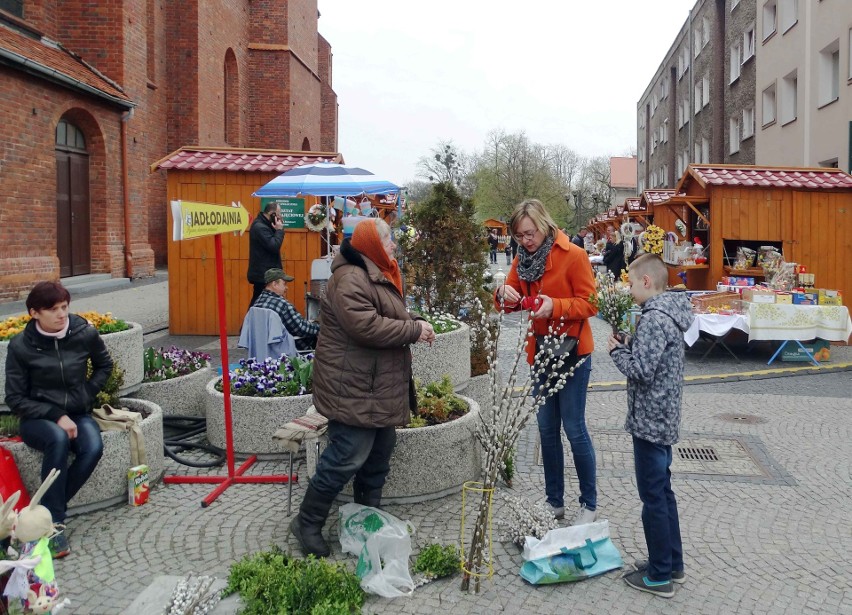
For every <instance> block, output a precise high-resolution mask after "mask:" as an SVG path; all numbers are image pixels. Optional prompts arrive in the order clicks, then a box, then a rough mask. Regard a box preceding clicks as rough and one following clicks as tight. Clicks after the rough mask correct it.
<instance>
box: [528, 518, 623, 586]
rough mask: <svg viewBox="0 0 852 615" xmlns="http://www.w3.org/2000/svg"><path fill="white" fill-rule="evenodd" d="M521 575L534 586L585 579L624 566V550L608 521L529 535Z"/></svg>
mask: <svg viewBox="0 0 852 615" xmlns="http://www.w3.org/2000/svg"><path fill="white" fill-rule="evenodd" d="M524 559H525V560H526V561H525V562H524V564H523V565H522V566H521V577H522V578H523V579H524V580H526V581H527V582H529V583H532V584H533V585H548V584H550V583H571V582H575V581H582V580H584V579H588V578H591V577H594V576H597V575H600V574H603V573H605V572H609V571H610V570H617V569H619V568H621V566H622V564H623V562H622V559H621V553H619V551H618V549H617V548H616V547H615V545H614V544H612V540H610V537H609V522H608V521H599V522H597V523H588V524H586V525H574V526H571V527H562V528H557V529H555V530H550V531H549V532H547V534H545V535H544V537H543V538H542V539H541V540H540V541H538V540H536V539H535V538H532V537H531V536H528V537H527V543H526V544H525V546H524Z"/></svg>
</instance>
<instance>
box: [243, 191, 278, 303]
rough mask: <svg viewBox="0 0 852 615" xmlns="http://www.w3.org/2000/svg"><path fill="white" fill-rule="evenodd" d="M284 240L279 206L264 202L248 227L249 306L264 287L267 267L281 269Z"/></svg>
mask: <svg viewBox="0 0 852 615" xmlns="http://www.w3.org/2000/svg"><path fill="white" fill-rule="evenodd" d="M283 242H284V221H283V219H282V218H281V206H280V205H279V204H278V203H276V202H275V201H271V202H269V203H267V204H266V207H265V208H264V209H263V212H262V213H261V214H260V215H259V216H258V217H257V218H255V219H254V222H252V224H251V228H250V229H249V264H248V273H247V274H246V277H247V278H248V281H249V283H250V284H252V285H253V286H254V292H253V293H252V296H251V303H249V307H251V306H253V305H254V302H255V301H257V298H258V297H259V296H260V293H262V292H263V289H264V288H266V281H265V280H264V277H263V276H264V274H265V273H266V272H267V271H268V270H269V269H283V268H284V266H283V264H282V262H281V244H282V243H283Z"/></svg>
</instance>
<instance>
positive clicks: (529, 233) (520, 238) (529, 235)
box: [512, 229, 538, 242]
mask: <svg viewBox="0 0 852 615" xmlns="http://www.w3.org/2000/svg"><path fill="white" fill-rule="evenodd" d="M536 233H538V229H536V230H534V231H527V232H525V233H520V234H518V233H514V234H512V237H514V238H515V241H518V242H520V241H523V240H524V239H532V238H533V237H535V234H536Z"/></svg>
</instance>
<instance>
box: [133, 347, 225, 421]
mask: <svg viewBox="0 0 852 615" xmlns="http://www.w3.org/2000/svg"><path fill="white" fill-rule="evenodd" d="M143 365H144V368H145V372H144V379H143V380H142V384H141V385H139V390H138V391H136V393H134V396H135V397H137V398H139V399H147V400H149V401H153V402H154V403H156V404H157V405H159V406H160V407H161V408H162V409H163V414H164V415H165V416H170V415H181V416H204V387H205V385H206V384H207V382H209V381H210V378H211V376H212V370H211V369H210V355H209V354H207V353H204V352H197V351H192V350H185V349H183V348H178V347H177V346H172V347H170V348H168V349H165V348H156V349H155V348H146V349H145V352H144V353H143Z"/></svg>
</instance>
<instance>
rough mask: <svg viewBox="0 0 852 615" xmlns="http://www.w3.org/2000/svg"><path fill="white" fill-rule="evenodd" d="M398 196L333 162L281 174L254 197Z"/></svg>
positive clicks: (373, 177)
mask: <svg viewBox="0 0 852 615" xmlns="http://www.w3.org/2000/svg"><path fill="white" fill-rule="evenodd" d="M392 192H399V186H397V185H396V184H394V183H392V182H389V181H387V180H384V179H381V178H380V177H378V176H376V175H373V174H372V173H370V172H369V171H366V170H364V169H361V168H359V167H349V166H346V165H343V164H337V163H335V162H316V163H314V164H306V165H304V166H301V167H296V168H295V169H290V170H289V171H287V172H286V173H282V174H281V175H279V176H278V177H276V178H275V179H273V180H272V181H271V182H269V183H268V184H266V185H265V186H263V187H262V188H259V189H258V190H257V192H255V193H254V195H253V196H256V197H273V198H274V197H287V196H297V195H299V194H307V195H311V196H343V197H346V196H358V195H361V194H388V193H392Z"/></svg>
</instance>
